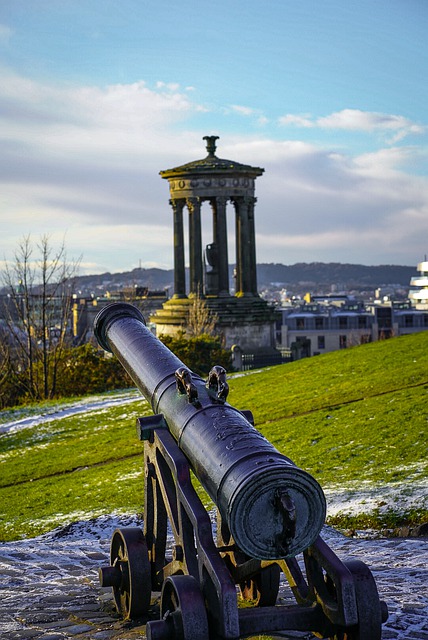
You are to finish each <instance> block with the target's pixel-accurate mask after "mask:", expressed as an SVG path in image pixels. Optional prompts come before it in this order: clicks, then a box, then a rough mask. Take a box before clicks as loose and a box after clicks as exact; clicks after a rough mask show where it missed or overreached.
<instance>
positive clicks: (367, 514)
mask: <svg viewBox="0 0 428 640" xmlns="http://www.w3.org/2000/svg"><path fill="white" fill-rule="evenodd" d="M427 354H428V331H426V332H422V333H419V334H415V335H410V336H403V337H400V338H392V339H390V340H387V341H384V342H377V343H373V344H368V345H363V346H360V347H354V348H352V349H347V350H343V351H338V352H335V353H331V354H327V355H323V356H318V357H316V358H310V359H306V360H301V361H298V362H294V363H291V364H286V365H281V366H278V367H272V368H270V369H265V370H260V371H256V372H249V373H248V374H246V375H241V374H237V375H234V376H231V377H230V379H229V384H230V387H231V392H230V395H229V398H228V400H229V402H230V403H231V404H233V405H234V406H236V407H237V408H239V409H251V410H252V412H253V414H254V417H255V423H256V427H257V428H258V429H259V430H260V431H261V432H262V433H263V434H264V435H265V436H266V437H267V438H268V439H269V440H270V441H271V442H272V443H273V444H274V445H275V447H277V449H279V450H280V451H281V452H282V453H284V454H285V455H287V456H289V457H290V458H291V459H292V460H293V461H294V462H295V463H296V464H297V465H298V466H300V467H301V468H303V469H305V470H307V471H309V473H311V474H312V475H313V476H314V477H316V478H317V480H318V481H319V482H320V484H321V486H322V487H323V489H324V490H325V492H326V495H327V498H328V504H329V512H328V517H329V521H330V522H331V523H334V524H336V525H338V526H340V525H342V526H370V527H373V526H375V527H382V526H394V525H398V524H412V523H414V524H416V523H420V522H423V521H425V520H426V519H427V513H428V506H427V486H428V483H427V459H428V455H427V454H428V447H427V433H428V356H427ZM213 364H215V363H213ZM122 395H123V397H124V399H126V398H128V402H127V403H123V404H122V405H121V404H119V405H115V406H109V407H103V408H100V407H98V408H95V409H90V408H88V410H87V411H85V412H84V413H80V414H77V415H68V416H67V417H63V418H61V417H60V413H58V414H55V413H54V414H53V415H50V416H49V420H48V421H44V420H43V419H41V420H37V415H39V414H43V413H44V414H46V413H49V412H53V411H54V410H55V409H57V410H58V409H60V408H61V406H68V405H70V404H73V402H72V401H69V402H68V403H66V402H64V403H56V405H60V406H52V404H44V405H37V406H32V407H20V408H17V409H15V410H9V411H4V412H2V413H1V414H0V504H1V506H0V540H12V539H17V538H19V537H23V536H34V535H37V534H40V533H42V532H45V531H48V530H50V529H52V528H54V527H55V526H58V525H59V524H64V523H69V522H72V521H76V520H81V519H87V518H90V517H94V516H96V515H101V514H105V513H112V512H125V513H135V512H137V513H139V512H141V511H142V509H143V495H144V493H143V482H144V472H143V468H142V465H143V457H142V455H141V453H142V444H141V443H140V442H139V441H138V439H137V437H136V432H135V420H136V418H137V417H140V416H143V415H150V413H151V410H150V409H149V406H148V404H147V403H146V402H145V401H144V400H140V399H138V395H137V394H135V392H132V391H131V392H130V393H129V394H122ZM105 397H106V398H111V397H112V394H106V396H105ZM89 401H90V399H85V402H89ZM76 402H77V401H76ZM26 416H32V417H33V418H34V420H35V422H34V424H33V425H32V426H25V427H23V428H21V429H19V428H12V429H9V428H8V424H9V426H10V423H11V422H12V421H15V420H19V419H23V418H25V417H26ZM56 416H58V417H56ZM2 428H3V431H4V432H3V433H2ZM373 496H374V497H373ZM357 503H358V508H356V504H357Z"/></svg>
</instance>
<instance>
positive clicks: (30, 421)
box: [0, 390, 145, 434]
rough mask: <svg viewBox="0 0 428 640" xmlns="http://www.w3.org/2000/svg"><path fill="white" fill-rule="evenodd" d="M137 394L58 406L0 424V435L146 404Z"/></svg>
mask: <svg viewBox="0 0 428 640" xmlns="http://www.w3.org/2000/svg"><path fill="white" fill-rule="evenodd" d="M137 393H138V392H136V391H135V390H133V391H130V392H128V393H120V394H117V395H114V396H111V397H107V398H106V397H105V396H90V397H88V398H85V399H84V400H79V401H77V402H75V403H73V404H70V405H58V406H56V407H52V408H51V409H49V410H48V411H47V412H46V413H45V414H38V415H32V416H26V417H24V418H19V419H17V420H12V421H10V422H5V423H4V424H0V434H4V433H15V432H16V431H19V430H21V429H25V428H29V427H34V426H38V425H40V424H44V423H46V422H52V421H53V420H62V419H63V418H68V417H69V416H74V415H77V414H80V413H87V412H89V411H90V412H96V411H99V412H100V413H101V412H103V411H105V410H106V409H107V408H109V407H113V406H118V405H119V406H121V405H125V404H129V403H131V402H145V400H144V398H143V396H142V395H140V394H139V393H138V395H136V394H137Z"/></svg>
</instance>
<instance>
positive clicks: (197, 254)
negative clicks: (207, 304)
mask: <svg viewBox="0 0 428 640" xmlns="http://www.w3.org/2000/svg"><path fill="white" fill-rule="evenodd" d="M186 204H187V208H188V209H189V270H190V291H189V294H193V295H202V291H203V264H202V230H201V200H200V198H187V200H186Z"/></svg>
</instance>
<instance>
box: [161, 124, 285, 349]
mask: <svg viewBox="0 0 428 640" xmlns="http://www.w3.org/2000/svg"><path fill="white" fill-rule="evenodd" d="M204 140H206V149H207V152H208V155H207V156H206V158H204V159H202V160H195V161H194V162H189V163H187V164H184V165H182V166H179V167H175V168H173V169H167V170H165V171H161V172H160V175H161V176H162V178H164V179H166V180H168V182H169V190H170V205H171V207H172V211H173V221H174V222H173V226H174V294H173V296H172V298H171V299H170V300H168V301H167V302H165V303H164V304H163V308H162V309H161V310H158V311H157V313H156V314H155V315H154V316H153V317H152V318H151V319H152V321H153V322H154V323H155V324H156V331H157V334H158V335H161V334H166V335H176V334H177V333H178V332H180V331H186V322H187V317H188V313H189V307H190V305H191V304H194V300H195V298H201V299H203V300H204V304H205V306H206V308H207V309H209V310H210V312H212V314H213V315H214V317H215V318H216V331H217V332H218V333H219V334H221V335H223V337H224V340H225V346H226V347H227V348H230V347H232V345H238V346H239V347H240V348H241V349H242V351H243V352H251V353H253V352H255V351H257V352H260V350H272V349H274V347H275V318H276V316H275V311H274V310H273V309H272V307H271V306H270V305H269V304H268V303H267V302H266V301H265V300H263V299H262V298H260V296H259V294H258V291H257V270H256V238H255V227H254V208H255V204H256V198H255V197H254V192H255V180H256V178H257V177H258V176H261V175H262V174H263V172H264V169H261V168H260V167H252V166H250V165H245V164H240V163H239V162H234V161H231V160H224V159H221V158H218V157H217V156H216V155H215V152H216V141H217V140H218V136H205V137H204ZM204 203H207V205H208V207H207V208H208V212H209V210H210V209H211V213H212V225H211V228H212V241H211V242H210V243H209V244H207V245H206V246H205V247H203V246H202V222H203V221H205V211H203V208H204V207H203V205H204ZM229 204H231V205H232V208H233V210H234V213H235V246H236V249H235V252H236V255H235V264H236V267H235V286H234V289H235V291H234V294H233V295H232V294H231V286H230V276H229V255H228V229H227V214H228V205H229ZM186 209H187V211H188V242H187V246H188V254H189V255H188V265H189V269H188V273H189V277H188V286H186V267H185V264H186V256H185V253H186V251H185V248H186V244H185V237H184V223H183V213H184V211H185V210H186Z"/></svg>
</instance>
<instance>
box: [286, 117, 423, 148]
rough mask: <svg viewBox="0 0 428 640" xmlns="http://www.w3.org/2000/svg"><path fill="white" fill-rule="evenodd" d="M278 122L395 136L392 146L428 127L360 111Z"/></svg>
mask: <svg viewBox="0 0 428 640" xmlns="http://www.w3.org/2000/svg"><path fill="white" fill-rule="evenodd" d="M278 122H279V124H280V125H282V126H288V125H294V126H297V127H304V128H314V127H318V128H321V129H342V130H346V131H364V132H368V133H370V132H381V133H388V134H393V135H392V137H391V139H390V142H391V143H392V144H395V143H396V142H398V141H400V140H402V139H403V138H405V137H406V136H408V135H421V134H423V133H425V131H426V127H423V126H422V125H419V124H416V123H413V122H412V121H411V120H409V119H408V118H405V117H404V116H398V115H391V114H385V113H377V112H370V111H361V110H359V109H343V110H342V111H337V112H335V113H332V114H330V115H328V116H323V117H320V118H313V117H312V116H311V115H308V114H302V115H293V114H287V115H284V116H282V117H281V118H279V120H278Z"/></svg>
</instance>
